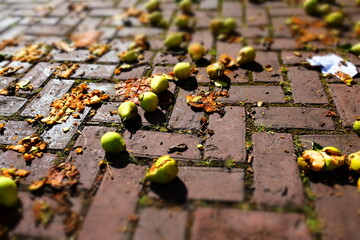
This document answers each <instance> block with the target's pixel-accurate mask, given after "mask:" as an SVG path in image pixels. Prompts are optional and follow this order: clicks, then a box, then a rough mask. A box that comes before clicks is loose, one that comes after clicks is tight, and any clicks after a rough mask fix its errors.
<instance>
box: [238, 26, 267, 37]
mask: <svg viewBox="0 0 360 240" xmlns="http://www.w3.org/2000/svg"><path fill="white" fill-rule="evenodd" d="M237 30H238V32H239V33H240V34H241V36H242V37H245V38H254V37H257V38H261V37H266V36H267V35H268V34H269V33H268V30H266V29H264V28H262V27H246V28H238V29H237Z"/></svg>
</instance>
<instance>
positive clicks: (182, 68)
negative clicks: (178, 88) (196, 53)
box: [174, 62, 191, 80]
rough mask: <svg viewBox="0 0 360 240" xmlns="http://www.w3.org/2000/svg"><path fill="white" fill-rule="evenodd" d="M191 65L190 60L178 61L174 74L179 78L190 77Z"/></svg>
mask: <svg viewBox="0 0 360 240" xmlns="http://www.w3.org/2000/svg"><path fill="white" fill-rule="evenodd" d="M190 74H191V67H190V63H188V62H180V63H177V64H176V65H175V67H174V75H175V77H176V78H177V79H178V80H185V79H187V78H188V77H190Z"/></svg>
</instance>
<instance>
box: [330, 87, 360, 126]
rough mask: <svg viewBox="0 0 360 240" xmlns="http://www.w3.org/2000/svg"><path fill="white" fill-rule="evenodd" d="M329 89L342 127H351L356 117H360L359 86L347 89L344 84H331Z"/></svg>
mask: <svg viewBox="0 0 360 240" xmlns="http://www.w3.org/2000/svg"><path fill="white" fill-rule="evenodd" d="M330 89H331V92H332V94H333V98H334V102H335V105H336V108H337V110H338V112H339V114H340V118H341V120H342V123H343V124H344V126H352V124H353V123H354V121H355V120H356V117H358V116H360V105H359V100H360V99H359V95H360V86H359V85H354V86H351V87H348V86H346V85H344V84H331V85H330Z"/></svg>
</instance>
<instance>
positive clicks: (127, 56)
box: [118, 50, 138, 62]
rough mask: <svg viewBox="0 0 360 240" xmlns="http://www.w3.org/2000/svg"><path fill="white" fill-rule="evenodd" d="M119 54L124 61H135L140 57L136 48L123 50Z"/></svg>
mask: <svg viewBox="0 0 360 240" xmlns="http://www.w3.org/2000/svg"><path fill="white" fill-rule="evenodd" d="M118 56H119V58H120V59H121V61H124V62H135V61H136V60H137V58H138V54H137V53H136V51H134V50H129V51H125V52H122V53H120V54H119V55H118Z"/></svg>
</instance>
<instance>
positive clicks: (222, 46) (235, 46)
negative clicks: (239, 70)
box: [216, 42, 241, 59]
mask: <svg viewBox="0 0 360 240" xmlns="http://www.w3.org/2000/svg"><path fill="white" fill-rule="evenodd" d="M240 49H241V45H240V44H239V43H226V42H217V43H216V51H217V57H219V56H220V55H221V54H227V55H229V56H230V57H232V58H234V59H236V58H237V55H238V53H239V50H240Z"/></svg>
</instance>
